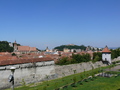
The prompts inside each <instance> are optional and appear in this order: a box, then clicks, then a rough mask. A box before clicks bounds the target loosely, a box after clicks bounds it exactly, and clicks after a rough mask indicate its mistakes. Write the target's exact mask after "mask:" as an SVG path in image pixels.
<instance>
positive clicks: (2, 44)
mask: <svg viewBox="0 0 120 90" xmlns="http://www.w3.org/2000/svg"><path fill="white" fill-rule="evenodd" d="M0 52H13V47H10V46H9V43H8V42H7V41H0Z"/></svg>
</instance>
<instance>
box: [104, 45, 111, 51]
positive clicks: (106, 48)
mask: <svg viewBox="0 0 120 90" xmlns="http://www.w3.org/2000/svg"><path fill="white" fill-rule="evenodd" d="M102 52H111V51H110V50H109V49H108V47H107V46H106V47H105V48H104V49H103V50H102Z"/></svg>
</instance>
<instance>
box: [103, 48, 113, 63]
mask: <svg viewBox="0 0 120 90" xmlns="http://www.w3.org/2000/svg"><path fill="white" fill-rule="evenodd" d="M102 60H103V61H107V62H108V64H111V51H110V50H109V49H108V47H107V46H106V47H105V48H104V49H103V50H102Z"/></svg>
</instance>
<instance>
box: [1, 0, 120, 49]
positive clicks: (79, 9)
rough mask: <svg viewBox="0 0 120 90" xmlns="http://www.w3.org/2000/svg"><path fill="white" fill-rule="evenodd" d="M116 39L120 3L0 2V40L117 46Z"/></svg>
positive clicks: (87, 0) (97, 0) (102, 0)
mask: <svg viewBox="0 0 120 90" xmlns="http://www.w3.org/2000/svg"><path fill="white" fill-rule="evenodd" d="M119 36H120V0H0V41H9V42H14V41H15V40H16V41H17V42H18V43H20V44H21V45H29V46H32V47H37V48H39V49H45V48H46V47H47V46H48V47H49V48H54V47H55V46H59V45H65V44H76V45H82V44H83V45H86V46H88V45H91V46H95V47H104V46H105V45H108V47H119V46H120V38H119Z"/></svg>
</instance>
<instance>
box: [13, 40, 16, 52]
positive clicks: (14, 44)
mask: <svg viewBox="0 0 120 90" xmlns="http://www.w3.org/2000/svg"><path fill="white" fill-rule="evenodd" d="M13 47H14V52H16V51H17V43H16V40H15V42H14V43H13Z"/></svg>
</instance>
